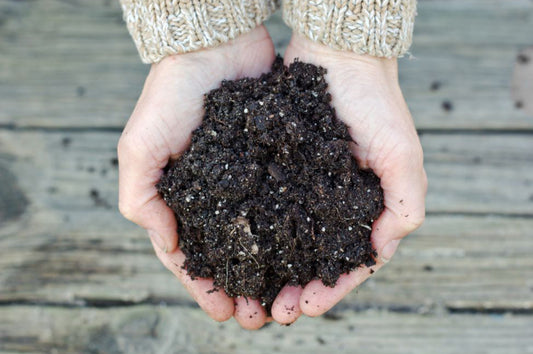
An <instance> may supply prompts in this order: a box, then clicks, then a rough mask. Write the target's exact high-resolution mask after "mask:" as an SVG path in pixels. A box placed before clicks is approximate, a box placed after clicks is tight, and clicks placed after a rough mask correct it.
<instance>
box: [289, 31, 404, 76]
mask: <svg viewBox="0 0 533 354" xmlns="http://www.w3.org/2000/svg"><path fill="white" fill-rule="evenodd" d="M289 46H290V48H291V49H292V51H293V52H294V53H297V54H298V55H297V56H296V57H298V58H300V60H302V61H309V62H313V63H314V64H318V65H322V66H324V67H326V69H327V68H328V67H330V66H335V67H342V66H345V67H346V69H353V68H357V69H358V70H357V71H360V72H364V73H367V74H371V75H379V76H384V77H386V78H388V79H393V80H394V81H397V80H398V61H397V58H383V57H376V56H372V55H368V54H358V53H355V52H351V51H343V50H336V49H333V48H331V47H329V46H327V45H325V44H322V43H318V42H313V41H312V40H310V39H308V38H307V37H305V36H303V35H301V34H293V36H292V38H291V42H290V45H289ZM304 53H305V54H304Z"/></svg>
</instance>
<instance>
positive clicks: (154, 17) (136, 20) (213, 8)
mask: <svg viewBox="0 0 533 354" xmlns="http://www.w3.org/2000/svg"><path fill="white" fill-rule="evenodd" d="M120 2H121V4H122V9H123V12H124V20H125V21H126V24H127V25H128V30H129V32H130V34H131V36H132V37H133V40H134V41H135V45H136V46H137V49H138V51H139V54H140V56H141V59H142V61H143V62H144V63H156V62H158V61H160V60H161V59H163V58H164V57H165V56H168V55H172V54H178V53H186V52H191V51H194V50H199V49H202V48H207V47H214V46H216V45H219V44H221V43H225V42H227V41H229V40H231V39H234V38H236V37H237V36H239V35H240V34H243V33H246V32H249V31H251V30H252V29H253V28H255V27H256V26H258V25H259V24H261V23H262V22H263V21H264V20H266V19H267V18H268V17H269V16H270V15H271V14H272V13H273V12H274V11H275V10H276V7H277V4H276V0H120Z"/></svg>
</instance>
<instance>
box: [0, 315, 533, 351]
mask: <svg viewBox="0 0 533 354" xmlns="http://www.w3.org/2000/svg"><path fill="white" fill-rule="evenodd" d="M0 317H1V318H2V321H1V322H0V351H5V352H48V353H54V352H60V353H131V354H134V353H143V354H144V353H162V354H164V353H187V354H193V353H246V354H248V353H276V352H281V353H331V352H334V353H354V352H355V351H357V352H358V353H359V352H361V353H369V354H373V353H390V354H394V353H411V354H412V353H424V354H425V353H462V352H464V351H465V350H467V351H468V353H474V354H475V353H493V354H495V353H504V354H507V353H510V352H513V353H529V352H531V344H532V342H531V331H530V330H531V328H532V326H533V319H532V318H531V317H529V316H512V315H507V316H480V315H468V314H465V315H450V316H440V315H428V316H420V315H416V314H397V313H386V312H380V311H363V312H353V311H346V312H345V313H344V314H343V315H342V316H336V317H333V316H330V317H322V318H315V319H311V318H302V319H300V320H299V321H298V322H297V323H296V324H294V325H292V326H291V327H289V328H287V327H281V326H279V325H277V324H272V325H270V326H268V327H267V328H264V329H262V330H260V331H258V332H247V331H244V330H242V329H240V328H239V327H238V325H237V324H236V323H235V322H234V321H229V322H227V323H222V324H217V323H215V322H213V321H210V320H209V319H207V318H206V316H205V315H204V314H203V313H202V312H201V311H200V310H199V309H196V308H184V307H166V306H164V305H163V306H135V307H132V308H114V309H94V308H92V309H77V308H75V309H65V308H54V307H42V308H35V307H27V306H13V307H11V308H0ZM21 318H24V319H26V321H24V327H23V328H21V322H20V319H21ZM511 343H512V347H511V348H509V345H510V344H511ZM510 349H511V351H510Z"/></svg>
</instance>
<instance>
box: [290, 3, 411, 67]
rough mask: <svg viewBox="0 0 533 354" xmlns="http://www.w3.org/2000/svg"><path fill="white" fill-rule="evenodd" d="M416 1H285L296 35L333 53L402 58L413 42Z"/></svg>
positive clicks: (291, 25)
mask: <svg viewBox="0 0 533 354" xmlns="http://www.w3.org/2000/svg"><path fill="white" fill-rule="evenodd" d="M415 15H416V0H351V1H346V0H342V1H341V0H285V2H284V5H283V18H284V20H285V22H286V23H287V24H288V25H289V26H290V27H291V28H292V29H293V30H294V31H295V32H298V33H300V34H302V35H304V36H306V37H307V38H309V39H311V40H312V41H314V42H318V43H322V44H325V45H327V46H329V47H331V48H333V49H338V50H344V51H352V52H355V53H357V54H368V55H372V56H376V57H386V58H392V57H400V56H402V55H404V54H405V53H406V52H407V50H408V49H409V46H410V45H411V41H412V33H413V25H414V18H415Z"/></svg>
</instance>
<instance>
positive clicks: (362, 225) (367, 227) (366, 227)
mask: <svg viewBox="0 0 533 354" xmlns="http://www.w3.org/2000/svg"><path fill="white" fill-rule="evenodd" d="M357 225H359V226H361V227H364V228H365V229H367V230H370V231H372V228H371V227H370V226H368V225H365V224H357Z"/></svg>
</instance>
